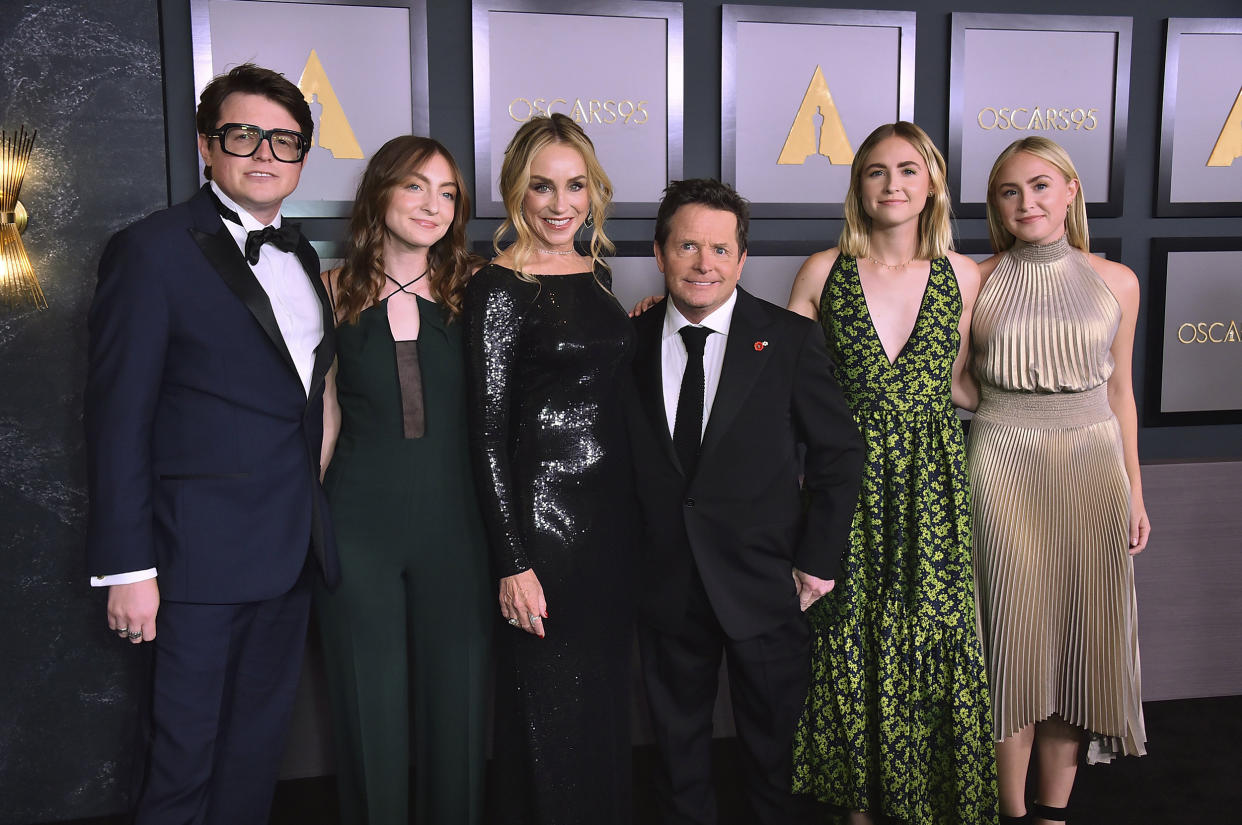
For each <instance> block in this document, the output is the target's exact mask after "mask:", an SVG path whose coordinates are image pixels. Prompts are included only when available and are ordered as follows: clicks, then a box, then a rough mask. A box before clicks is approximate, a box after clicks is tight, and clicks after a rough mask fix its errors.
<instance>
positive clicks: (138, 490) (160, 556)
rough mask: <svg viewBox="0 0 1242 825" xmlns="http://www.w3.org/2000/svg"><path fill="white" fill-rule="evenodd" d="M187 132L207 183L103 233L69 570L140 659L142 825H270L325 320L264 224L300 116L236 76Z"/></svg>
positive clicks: (325, 537)
mask: <svg viewBox="0 0 1242 825" xmlns="http://www.w3.org/2000/svg"><path fill="white" fill-rule="evenodd" d="M197 121H198V132H199V136H198V146H199V151H200V153H201V155H202V157H203V161H204V163H205V164H206V175H207V177H208V179H209V180H210V181H211V182H210V183H209V184H207V185H206V186H204V187H203V188H202V189H201V190H200V191H199V192H198V193H197V194H196V195H195V196H194V197H193V198H191V199H190V200H189V201H188V202H186V203H183V204H179V205H177V206H173V207H171V208H169V209H165V210H163V211H160V212H156V213H155V214H153V215H150V216H148V217H147V218H145V219H143V220H141V221H138V222H137V223H135V224H133V225H132V226H130V227H128V228H126V229H124V230H122V231H121V232H118V233H117V234H116V235H115V236H114V237H113V238H112V240H111V241H110V242H109V243H108V246H107V248H106V249H105V250H104V254H103V258H102V259H101V261H100V264H99V282H98V286H97V289H96V293H95V299H94V303H93V304H92V306H91V311H90V320H89V326H90V369H89V373H88V377H87V386H86V410H85V424H86V440H87V454H88V465H89V467H88V472H89V484H90V498H91V507H90V519H89V523H88V532H87V563H88V566H89V572H90V574H91V576H92V584H93V585H96V586H106V587H108V588H109V592H108V627H109V628H110V629H111V630H112V631H113V632H114V633H116V634H117V635H119V636H120V637H121V638H122V639H125V640H128V641H130V642H132V643H134V644H141V643H143V642H151V643H152V645H153V647H154V656H153V671H152V677H153V679H152V717H151V718H152V731H151V734H152V736H151V745H150V755H149V759H148V769H147V772H146V779H145V784H144V785H143V789H142V794H141V798H140V799H139V801H138V805H137V815H136V819H137V822H139V823H143V824H144V825H145V824H146V823H158V825H170V823H190V822H193V823H209V825H217V824H219V825H223V824H224V823H227V824H228V825H240V824H241V823H262V822H266V821H267V818H268V810H269V808H270V806H271V798H272V793H273V790H274V788H275V784H276V778H277V771H278V770H279V766H280V761H281V756H282V754H283V751H284V741H285V734H286V731H287V728H288V723H289V718H290V715H291V712H292V706H293V697H294V693H295V690H296V688H297V681H298V676H299V672H300V669H301V659H302V649H303V645H304V643H305V637H306V624H307V619H308V616H309V605H310V578H309V577H310V575H311V573H310V570H311V568H313V567H318V568H319V569H320V570H321V571H322V573H323V575H324V577H325V579H326V580H327V582H328V584H329V585H332V584H334V582H335V579H336V577H337V575H338V573H337V569H338V568H337V564H336V554H335V549H334V545H333V541H332V530H331V526H330V525H329V524H328V520H327V510H326V502H325V500H324V498H323V491H322V489H321V488H320V486H319V452H320V442H321V440H322V432H323V386H324V376H325V374H326V373H327V371H328V367H329V366H330V365H331V363H332V359H333V354H334V350H333V317H332V311H331V309H330V307H329V302H328V296H327V294H326V292H325V290H324V288H323V285H322V282H321V281H320V279H319V259H318V257H317V256H316V254H315V251H314V250H313V249H312V248H311V246H310V243H309V242H308V241H307V240H306V239H305V238H303V237H302V236H301V233H300V232H299V231H298V227H297V225H296V224H292V223H290V222H288V221H283V222H282V220H281V216H280V207H281V204H282V202H283V201H284V199H285V198H286V197H287V196H288V195H289V194H290V193H292V192H293V190H294V188H295V187H296V186H297V184H298V180H299V177H300V175H301V172H302V167H303V164H304V162H305V156H306V150H307V149H308V148H309V146H310V139H311V132H312V129H313V123H312V121H311V115H310V110H309V108H308V107H307V105H306V101H305V100H304V99H303V97H302V93H301V92H300V91H299V90H298V88H297V87H296V86H294V85H293V84H292V83H290V82H289V81H288V80H286V79H285V78H284V77H282V76H281V75H279V74H276V73H275V72H272V71H270V70H268V69H263V68H259V67H257V66H253V65H250V64H246V65H243V66H239V67H238V68H236V69H234V70H233V71H231V72H229V73H228V74H226V75H221V76H220V77H217V78H216V79H214V80H213V81H212V82H211V83H210V84H208V86H207V87H206V89H204V91H203V94H202V97H201V99H200V105H199V108H198V115H197ZM157 616H158V622H157ZM157 625H158V628H159V633H158V635H157V634H156V628H157Z"/></svg>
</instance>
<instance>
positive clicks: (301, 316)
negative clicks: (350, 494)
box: [91, 181, 685, 587]
mask: <svg viewBox="0 0 1242 825" xmlns="http://www.w3.org/2000/svg"><path fill="white" fill-rule="evenodd" d="M211 191H213V192H215V193H216V197H217V198H219V199H220V202H221V203H223V204H224V205H225V206H227V207H228V208H229V209H232V210H233V211H234V212H236V213H237V216H238V217H239V218H241V221H242V222H241V226H238V225H237V224H235V223H233V222H232V221H229V220H226V221H224V226H225V228H226V229H228V230H229V234H230V235H232V236H233V240H234V241H236V242H237V247H238V249H240V250H241V251H242V254H243V255H244V254H245V252H246V235H247V233H249V232H250V231H252V230H255V229H262V228H263V226H264V224H262V223H259V221H257V220H255V218H254V216H252V215H251V214H250V213H249V212H247V211H246V210H245V209H243V208H241V207H240V206H238V205H237V203H236V202H234V201H233V199H232V198H230V197H229V196H228V195H226V194H224V192H223V191H221V190H220V187H219V186H217V185H216V183H215V181H212V183H211ZM280 221H281V216H280V215H279V214H277V215H276V219H275V220H274V221H272V226H275V227H276V228H277V229H279V228H280ZM250 268H251V269H252V270H253V271H254V276H255V278H256V279H258V281H259V285H260V286H262V287H263V291H264V292H266V293H267V299H268V300H269V301H270V302H271V304H272V314H273V315H275V316H276V324H277V326H279V327H280V335H281V337H282V338H284V339H285V346H286V347H288V349H289V355H290V356H292V358H293V365H294V366H295V367H297V370H298V376H299V377H300V378H301V379H302V390H303V392H305V393H307V394H308V395H309V394H310V382H311V372H312V371H313V370H314V367H315V349H316V348H317V347H318V346H319V342H320V341H322V340H323V311H322V309H321V307H320V304H319V296H318V295H317V294H316V293H315V287H314V286H313V285H312V284H311V282H310V277H309V276H308V275H307V272H306V270H304V269H303V268H302V262H301V261H299V260H298V256H297V255H295V254H294V253H292V252H282V251H280V250H279V249H277V248H276V247H275V246H273V245H272V244H270V243H268V244H263V246H262V247H261V248H260V250H259V262H258V263H257V264H254V265H253V266H251V267H250ZM682 360H683V361H684V360H685V355H684V354H683V355H682ZM156 572H157V571H156V569H155V568H154V567H151V568H148V569H146V570H135V571H133V572H132V573H114V574H113V575H110V576H94V577H92V578H91V586H92V587H108V586H109V585H113V584H131V583H133V582H140V581H145V580H147V579H152V578H155V576H156Z"/></svg>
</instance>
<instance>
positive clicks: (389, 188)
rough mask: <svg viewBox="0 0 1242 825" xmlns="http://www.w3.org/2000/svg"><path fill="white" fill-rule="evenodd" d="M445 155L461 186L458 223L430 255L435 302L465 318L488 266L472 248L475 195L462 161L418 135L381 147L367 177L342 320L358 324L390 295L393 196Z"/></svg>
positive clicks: (349, 238) (349, 246)
mask: <svg viewBox="0 0 1242 825" xmlns="http://www.w3.org/2000/svg"><path fill="white" fill-rule="evenodd" d="M436 155H439V156H440V157H442V158H444V160H445V161H446V162H447V163H448V165H449V169H451V170H452V173H453V180H454V182H455V183H456V184H457V198H456V199H455V201H454V203H453V222H452V224H450V226H449V229H448V231H447V232H445V233H444V237H443V238H441V239H440V240H438V241H436V242H435V243H434V244H432V246H431V249H430V250H428V252H427V266H428V275H427V280H428V282H429V285H430V287H431V294H432V296H433V297H434V298H435V299H436V300H437V301H438V302H440V303H441V304H443V305H444V307H445V308H446V309H447V310H448V311H449V316H450V319H451V318H456V317H457V316H458V315H460V314H461V308H462V298H463V294H464V292H465V289H466V281H467V280H468V279H469V278H470V274H471V272H472V271H473V270H474V269H475V268H476V266H477V265H478V264H479V263H481V262H482V259H481V258H479V257H478V256H475V255H471V254H470V252H469V250H468V248H467V241H466V223H467V221H469V220H470V195H469V194H468V193H467V192H466V183H465V181H464V180H462V176H461V169H460V168H459V167H458V166H457V161H455V160H453V156H452V155H451V154H449V151H448V150H447V149H445V148H444V146H443V145H441V144H440V142H439V141H437V140H434V139H432V138H427V137H418V136H416V135H402V136H401V137H395V138H393V139H392V140H390V141H388V142H387V143H385V144H384V145H383V146H381V147H380V149H379V151H378V152H376V153H375V154H374V155H373V156H372V157H371V161H370V162H369V163H368V164H367V168H366V171H364V172H363V173H362V181H361V182H360V183H359V184H358V193H357V195H355V197H354V211H353V214H351V215H350V217H349V226H348V232H347V234H346V238H345V264H344V265H343V266H342V267H341V271H340V274H339V275H338V277H337V282H336V283H337V290H336V311H337V317H338V318H342V319H344V320H346V321H348V322H349V323H355V322H356V321H357V320H358V315H359V314H360V313H361V312H362V310H364V309H366V308H367V307H368V306H370V305H371V304H373V303H375V302H376V301H378V300H379V296H380V294H381V293H382V292H383V289H384V282H385V280H386V276H385V274H384V272H385V270H384V237H385V235H386V234H387V233H388V226H387V224H386V223H385V218H386V216H387V214H388V206H389V204H390V203H391V202H392V195H393V192H394V191H395V190H396V188H397V187H398V186H400V185H401V184H402V183H404V182H405V180H406V178H408V177H409V176H410V174H411V173H413V172H416V171H418V169H419V168H420V167H421V166H422V165H423V164H424V163H426V162H427V161H428V160H430V159H431V158H432V157H434V156H436Z"/></svg>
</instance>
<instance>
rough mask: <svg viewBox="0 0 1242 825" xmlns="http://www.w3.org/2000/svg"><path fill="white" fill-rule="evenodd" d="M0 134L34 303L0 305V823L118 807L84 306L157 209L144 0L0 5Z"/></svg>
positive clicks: (119, 667)
mask: <svg viewBox="0 0 1242 825" xmlns="http://www.w3.org/2000/svg"><path fill="white" fill-rule="evenodd" d="M0 6H2V7H3V8H2V9H0V67H3V71H0V128H4V129H6V130H12V129H14V128H16V127H17V125H18V124H21V123H24V124H26V126H27V128H33V129H38V130H39V135H38V140H37V142H36V143H35V147H34V154H33V157H32V159H31V162H30V169H29V171H28V173H27V177H26V183H25V185H24V186H23V188H22V197H21V200H22V202H23V203H24V204H25V205H26V207H27V208H28V209H29V212H30V226H29V228H28V230H27V231H26V233H25V235H24V236H23V241H24V243H25V246H26V249H27V251H28V253H29V255H30V258H31V262H32V264H33V266H34V269H35V271H36V273H37V274H38V276H39V279H40V282H41V283H42V285H43V289H44V292H45V293H46V295H47V300H48V304H49V308H48V309H47V310H44V311H42V312H36V311H32V310H24V311H13V310H5V309H3V308H0V628H3V631H2V632H0V662H2V663H3V664H2V665H0V707H3V711H0V823H29V822H45V821H53V820H61V819H71V818H75V817H84V816H90V815H97V814H104V813H110V812H115V811H118V810H120V809H121V808H122V807H123V805H124V793H125V790H126V788H127V786H128V784H129V779H130V767H131V766H130V764H128V761H127V760H128V759H129V755H130V753H131V752H132V751H133V748H132V734H131V733H130V731H131V730H132V727H133V724H132V723H133V719H134V714H135V713H136V712H137V707H138V705H139V699H138V698H137V697H138V694H139V686H140V682H141V675H142V672H143V662H142V661H141V656H142V655H143V653H142V652H141V651H139V650H138V649H134V648H131V647H130V646H128V645H125V644H124V643H122V642H120V641H119V640H117V639H116V638H115V637H113V636H111V634H109V633H107V628H106V623H105V621H106V620H105V617H104V600H103V594H102V593H101V592H92V591H90V590H89V588H88V587H87V579H86V573H85V566H84V564H83V554H82V544H83V535H84V528H85V514H86V488H85V471H84V452H83V438H82V423H81V410H82V386H83V381H84V376H85V369H86V312H87V308H88V306H89V304H90V299H91V295H92V294H93V291H94V269H95V264H96V262H97V261H98V258H99V254H100V252H101V250H102V249H103V245H104V243H105V242H106V240H107V238H108V236H109V235H111V234H112V233H113V232H114V231H116V230H117V229H118V228H120V227H122V226H124V225H125V224H127V223H130V222H131V221H133V220H135V219H136V218H138V217H140V216H142V215H144V214H146V213H148V212H151V211H153V210H155V209H157V208H160V207H162V206H164V205H166V202H167V194H166V193H167V184H166V178H165V162H164V155H165V152H164V120H163V101H162V94H161V69H160V43H159V28H158V17H157V8H156V0H107V2H98V0H38V2H21V0H4V2H3V3H0Z"/></svg>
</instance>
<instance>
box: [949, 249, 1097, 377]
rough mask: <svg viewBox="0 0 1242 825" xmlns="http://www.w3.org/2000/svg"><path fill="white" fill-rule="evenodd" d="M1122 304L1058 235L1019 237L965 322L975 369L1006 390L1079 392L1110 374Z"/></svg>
mask: <svg viewBox="0 0 1242 825" xmlns="http://www.w3.org/2000/svg"><path fill="white" fill-rule="evenodd" d="M1120 323H1121V306H1120V305H1119V304H1118V303H1117V299H1116V298H1115V297H1113V293H1112V292H1111V291H1110V290H1109V288H1108V286H1107V285H1106V284H1105V283H1104V281H1103V280H1102V279H1101V278H1100V276H1099V275H1098V274H1096V272H1095V270H1094V269H1092V268H1091V262H1090V260H1089V259H1088V258H1087V254H1086V253H1084V252H1082V251H1080V250H1078V249H1075V248H1074V247H1072V246H1070V245H1069V243H1068V242H1067V241H1066V240H1065V238H1064V237H1063V238H1061V239H1060V240H1058V241H1056V242H1054V243H1051V244H1046V245H1042V246H1036V245H1033V244H1027V243H1022V242H1021V241H1019V242H1018V243H1017V244H1016V245H1015V246H1014V247H1013V249H1011V250H1010V251H1009V254H1008V255H1005V256H1003V257H1002V258H1001V261H1000V263H999V264H998V265H997V267H996V269H995V270H994V271H993V272H992V275H991V276H990V277H989V278H988V280H987V283H986V284H985V285H984V288H983V289H982V290H981V291H980V293H979V299H978V301H977V303H976V304H975V314H974V321H973V324H972V329H973V335H972V342H973V343H972V347H973V349H974V367H975V374H976V375H977V376H978V378H979V382H980V383H981V384H985V385H987V384H990V385H992V386H994V387H997V388H1000V389H1003V390H1009V391H1011V392H1034V393H1052V392H1084V391H1086V390H1090V389H1094V388H1095V387H1098V386H1100V385H1102V384H1105V383H1107V382H1108V379H1109V377H1110V376H1111V375H1112V374H1113V357H1112V354H1111V352H1110V351H1109V349H1110V347H1111V346H1112V343H1113V337H1114V336H1115V335H1116V334H1117V326H1118V325H1119V324H1120Z"/></svg>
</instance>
